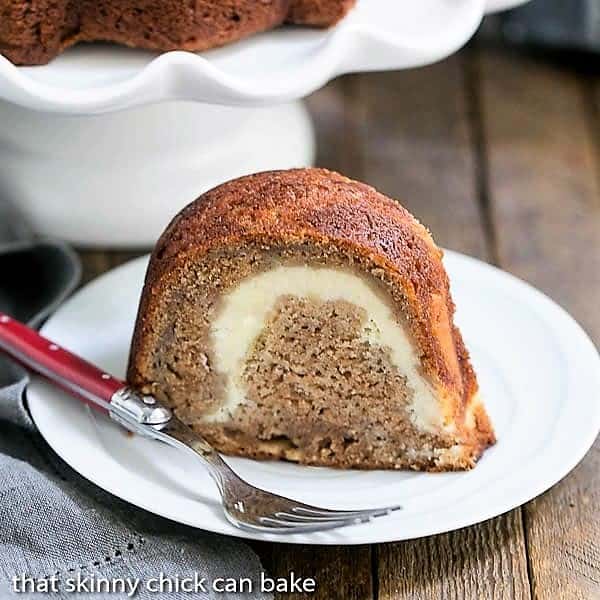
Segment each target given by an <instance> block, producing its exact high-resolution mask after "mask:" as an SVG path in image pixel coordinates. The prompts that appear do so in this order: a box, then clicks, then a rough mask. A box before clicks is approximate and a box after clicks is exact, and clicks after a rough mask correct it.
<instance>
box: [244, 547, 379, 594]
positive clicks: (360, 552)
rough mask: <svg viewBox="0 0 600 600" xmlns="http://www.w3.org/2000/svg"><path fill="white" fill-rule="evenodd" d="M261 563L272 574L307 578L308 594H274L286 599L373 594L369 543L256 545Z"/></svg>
mask: <svg viewBox="0 0 600 600" xmlns="http://www.w3.org/2000/svg"><path fill="white" fill-rule="evenodd" d="M252 547H253V548H254V549H255V550H256V551H257V552H258V554H259V556H260V557H261V560H262V562H263V565H264V566H265V568H266V569H267V571H268V572H269V574H270V575H271V576H272V577H289V574H290V572H292V571H293V572H294V574H295V575H296V576H299V577H303V578H308V577H311V578H313V579H314V580H315V582H316V588H315V592H314V593H311V594H299V593H295V594H278V595H276V597H277V598H285V599H286V600H306V598H308V597H310V598H311V600H372V599H373V598H374V597H375V596H374V591H373V580H372V573H371V549H370V548H369V546H302V545H290V544H266V543H261V544H256V543H253V544H252Z"/></svg>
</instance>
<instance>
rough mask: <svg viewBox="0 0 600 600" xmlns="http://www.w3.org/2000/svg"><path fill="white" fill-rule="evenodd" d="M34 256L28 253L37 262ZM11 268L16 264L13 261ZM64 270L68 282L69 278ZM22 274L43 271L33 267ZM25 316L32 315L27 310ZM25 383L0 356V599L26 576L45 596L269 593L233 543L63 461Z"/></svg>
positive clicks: (249, 557) (1, 297) (9, 296)
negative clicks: (144, 505)
mask: <svg viewBox="0 0 600 600" xmlns="http://www.w3.org/2000/svg"><path fill="white" fill-rule="evenodd" d="M10 253H11V249H10V247H5V248H3V249H2V250H1V251H0V258H1V259H2V260H8V259H7V254H10ZM25 254H27V253H26V252H25V253H22V252H20V251H19V252H13V253H12V259H11V264H12V263H13V262H14V261H17V260H22V261H25V262H27V264H28V265H29V266H30V265H31V264H32V263H31V256H29V257H25V258H24V256H25ZM19 256H20V257H21V258H18V257H19ZM40 256H45V254H44V253H42V254H41V255H38V259H39V257H40ZM65 260H66V261H67V262H68V261H70V260H72V255H70V256H68V257H66V259H65ZM42 262H43V261H42ZM42 262H40V261H39V260H38V261H37V262H36V264H37V265H38V267H39V268H44V265H43V264H42ZM59 263H60V261H57V259H56V256H54V257H53V258H52V261H51V264H50V265H49V264H46V265H45V268H46V269H48V268H49V269H50V272H52V273H53V275H54V278H53V281H56V280H57V279H60V277H61V273H59V272H58V270H57V268H58V265H59ZM66 264H67V263H66V262H65V265H66ZM21 266H23V265H21ZM13 267H14V269H15V272H18V270H19V266H18V265H16V264H13ZM63 267H64V265H63ZM65 268H66V267H65ZM21 272H23V271H21ZM64 275H65V273H64V272H63V273H62V279H63V281H65V282H66V281H67V280H69V283H68V284H67V287H72V285H73V281H72V277H71V278H69V277H64ZM27 276H28V277H35V281H36V282H40V281H45V280H46V279H48V278H45V276H43V275H42V274H41V273H31V272H28V273H27ZM77 276H78V275H77V274H75V277H77ZM5 283H6V282H4V281H0V310H7V309H8V311H10V308H11V306H13V307H14V306H15V304H17V305H18V304H19V303H18V302H17V303H15V302H14V299H15V298H19V297H22V294H23V290H22V289H16V288H15V287H14V286H15V285H16V280H13V281H11V282H10V286H11V287H4V284H5ZM23 283H24V284H26V282H23ZM38 291H39V295H40V296H42V295H43V294H44V290H41V289H40V290H38ZM11 300H13V302H12V304H11ZM20 307H21V308H23V304H22V303H21V304H20ZM42 310H45V307H42ZM19 316H20V317H21V318H23V315H22V314H21V315H19ZM27 320H29V321H31V320H34V321H35V320H38V318H37V315H33V314H30V315H28V318H27ZM26 384H27V375H26V373H25V372H24V371H23V370H22V369H21V368H20V367H17V366H16V365H14V364H12V363H10V362H9V361H8V360H7V359H5V358H3V357H0V598H1V599H4V598H15V597H19V596H18V595H17V594H16V592H15V590H18V591H20V590H24V591H25V593H22V594H20V595H21V597H24V598H29V597H32V596H33V595H32V594H31V593H28V592H29V591H30V590H31V589H32V586H34V585H35V586H37V589H38V590H40V589H42V591H43V590H44V589H52V588H53V589H55V590H58V591H57V592H56V593H55V594H53V595H52V596H51V597H53V598H65V599H66V598H78V597H85V598H125V597H128V595H131V594H132V593H133V592H134V593H133V594H132V595H134V597H135V598H141V599H145V598H163V597H168V598H187V597H190V596H192V597H197V598H239V597H245V598H269V597H271V596H270V595H269V594H263V593H261V592H260V587H259V585H258V581H259V578H260V573H261V570H262V567H261V564H260V561H259V560H258V557H257V556H256V555H255V554H254V552H253V551H252V550H251V549H250V548H249V547H248V546H247V545H246V544H244V543H243V542H241V541H239V540H236V539H234V538H228V537H225V536H220V535H215V534H210V533H206V532H203V531H199V530H196V529H192V528H189V527H184V526H181V525H178V524H176V523H173V522H171V521H168V520H166V519H162V518H160V517H157V516H154V515H152V514H150V513H147V512H145V511H142V510H138V509H136V508H134V507H132V506H130V505H128V504H126V503H125V502H123V501H121V500H119V499H117V498H115V497H114V496H111V495H110V494H108V493H106V492H104V491H102V490H101V489H99V488H97V487H96V486H94V485H93V484H91V483H89V482H88V481H86V480H85V479H83V478H82V477H80V476H79V475H78V474H77V473H75V472H74V471H73V470H72V469H71V468H70V467H68V465H66V464H65V463H64V462H63V461H62V460H61V459H60V458H59V457H58V456H57V455H56V454H55V453H54V452H53V451H52V450H51V449H50V448H49V447H48V445H47V444H46V443H45V441H44V440H43V439H42V437H41V436H40V435H39V433H38V432H37V431H36V429H35V426H34V424H33V423H32V421H31V419H30V417H29V414H28V412H27V409H26V402H25V389H26ZM15 577H16V578H17V579H16V580H15V579H14V578H15ZM219 578H223V579H227V578H233V579H237V580H239V579H241V578H248V579H250V580H252V581H253V584H252V590H253V591H252V592H251V593H244V594H237V593H227V592H226V593H220V592H219V591H218V589H219V588H222V587H223V585H217V586H216V587H217V589H214V588H213V586H215V582H220V579H219ZM161 579H162V583H161ZM44 580H45V581H46V583H45V584H44ZM44 585H45V586H46V587H44ZM108 586H110V587H108ZM134 588H135V589H134ZM192 589H194V592H195V593H193V594H192V593H190V590H192ZM77 590H78V591H79V593H76V591H77ZM88 590H94V591H95V593H87V591H88ZM169 592H171V593H169ZM40 597H41V596H40Z"/></svg>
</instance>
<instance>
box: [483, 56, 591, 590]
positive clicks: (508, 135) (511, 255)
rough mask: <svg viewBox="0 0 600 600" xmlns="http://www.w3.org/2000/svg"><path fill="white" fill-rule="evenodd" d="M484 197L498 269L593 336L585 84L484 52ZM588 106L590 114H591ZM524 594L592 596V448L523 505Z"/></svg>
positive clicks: (542, 67)
mask: <svg viewBox="0 0 600 600" xmlns="http://www.w3.org/2000/svg"><path fill="white" fill-rule="evenodd" d="M478 70H479V73H480V76H481V85H482V88H481V89H482V103H483V115H484V131H485V138H486V140H487V154H488V161H489V164H488V167H489V170H488V181H489V188H490V189H489V194H490V202H491V207H492V214H493V220H494V223H495V229H496V236H497V243H498V256H499V257H500V263H501V266H502V267H503V268H505V269H507V270H509V271H511V272H513V273H515V274H516V275H518V276H520V277H522V278H523V279H526V280H527V281H529V282H531V283H532V284H534V285H536V286H537V287H539V288H540V289H542V290H543V291H545V292H546V293H547V294H548V295H550V296H551V297H552V298H554V299H555V300H556V301H557V302H559V303H560V304H562V305H563V306H564V307H565V308H566V309H567V310H569V311H570V312H571V313H572V314H573V315H574V316H575V318H576V319H578V320H579V322H580V323H581V324H582V325H583V326H584V327H585V328H586V329H587V331H588V332H589V333H590V334H591V335H592V337H593V339H594V340H595V341H596V343H598V342H600V311H599V309H598V307H599V306H600V188H599V178H598V171H597V167H598V162H597V154H596V153H597V151H598V148H597V147H595V143H597V141H598V138H597V132H598V131H600V129H598V123H594V122H593V119H594V118H597V114H598V112H597V111H591V110H590V102H589V96H588V93H587V91H586V85H587V84H586V82H585V81H582V79H581V77H579V76H577V75H576V74H573V73H571V72H569V71H566V70H564V68H559V67H553V66H552V65H550V64H543V63H540V62H537V61H533V60H528V59H525V58H523V57H522V56H507V55H500V54H498V53H496V52H492V51H487V52H484V53H483V54H482V56H481V59H480V62H479V68H478ZM594 113H595V115H594ZM524 523H525V529H526V536H527V541H528V552H529V568H530V574H531V584H532V592H533V597H534V598H539V599H546V598H548V599H554V598H561V599H565V600H568V599H571V598H572V599H584V598H585V599H592V598H600V445H599V443H598V442H597V443H596V445H595V447H594V449H593V450H592V451H590V453H589V454H588V455H587V457H586V458H585V459H584V461H583V462H582V463H581V464H580V466H579V467H578V468H577V469H575V471H574V472H573V473H572V474H570V475H569V476H568V477H566V478H565V479H564V480H563V481H562V482H561V483H559V484H558V485H557V486H555V487H554V488H553V489H552V490H550V491H549V492H547V493H546V494H544V495H542V496H541V497H539V498H538V499H536V500H534V501H533V502H531V503H529V504H528V505H527V506H526V507H525V509H524Z"/></svg>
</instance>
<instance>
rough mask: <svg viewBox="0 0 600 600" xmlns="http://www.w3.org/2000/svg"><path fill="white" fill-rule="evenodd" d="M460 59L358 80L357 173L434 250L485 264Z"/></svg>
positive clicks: (473, 156)
mask: <svg viewBox="0 0 600 600" xmlns="http://www.w3.org/2000/svg"><path fill="white" fill-rule="evenodd" d="M463 61H464V58H463V56H462V55H459V56H455V57H452V58H450V59H448V60H445V61H444V62H442V63H439V64H436V65H433V66H430V67H425V68H421V69H416V70H409V71H401V72H398V73H382V74H374V75H366V76H364V77H363V78H362V79H361V80H360V81H361V86H360V91H359V93H360V98H361V105H363V107H364V108H363V110H366V115H365V116H364V117H363V118H362V121H361V123H360V126H361V129H362V140H363V143H362V149H363V152H364V157H363V160H362V163H363V169H362V171H363V173H364V177H365V179H366V180H367V181H368V183H370V184H371V185H373V186H375V187H377V188H378V189H379V190H380V191H382V192H384V193H386V194H388V195H390V196H392V197H394V198H397V199H398V200H400V202H402V204H403V205H404V206H405V207H406V208H407V209H408V210H410V211H411V212H412V213H413V214H414V215H415V216H416V217H417V218H418V219H419V220H420V221H422V222H423V223H424V224H425V225H427V227H429V229H430V230H431V232H432V234H433V236H434V238H435V240H436V242H437V243H438V244H439V245H440V246H444V247H446V248H451V249H454V250H458V251H460V252H465V253H467V254H471V255H473V256H478V257H480V258H483V259H489V257H490V254H489V250H488V247H487V243H486V237H485V231H484V228H483V227H482V221H481V213H480V209H479V204H478V197H477V190H478V183H477V163H476V160H475V158H476V157H475V154H474V152H473V144H474V139H473V130H472V128H471V127H470V124H469V111H470V107H469V101H468V97H467V93H466V81H465V72H464V64H463Z"/></svg>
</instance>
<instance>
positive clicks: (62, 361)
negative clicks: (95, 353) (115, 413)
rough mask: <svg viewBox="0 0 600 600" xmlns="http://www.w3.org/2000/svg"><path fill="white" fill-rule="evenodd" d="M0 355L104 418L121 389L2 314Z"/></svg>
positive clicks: (121, 384) (106, 376)
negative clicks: (49, 381)
mask: <svg viewBox="0 0 600 600" xmlns="http://www.w3.org/2000/svg"><path fill="white" fill-rule="evenodd" d="M0 351H3V352H5V353H6V354H8V355H9V356H10V357H12V358H13V359H15V360H16V361H17V362H19V363H21V364H22V365H23V366H25V367H27V368H28V369H29V370H31V371H33V372H35V373H37V374H39V375H42V376H43V377H45V378H47V379H49V380H51V381H52V382H54V383H55V384H56V385H57V386H59V387H60V388H62V389H63V390H65V391H66V392H69V393H70V394H71V395H73V396H75V397H76V398H79V399H80V400H82V401H83V402H85V403H86V404H88V405H90V406H92V407H93V408H96V409H98V410H100V411H101V412H104V413H105V414H108V412H109V409H110V401H111V399H112V397H113V395H114V394H115V392H117V391H118V390H120V389H122V388H123V387H124V386H125V383H124V382H123V381H120V380H119V379H117V378H116V377H113V376H112V375H110V374H109V373H106V372H104V371H102V370H100V369H98V368H97V367H95V366H94V365H92V364H91V363H89V362H87V361H85V360H83V359H82V358H79V357H78V356H75V355H74V354H72V353H71V352H69V351H68V350H65V349H64V348H61V347H60V346H59V345H58V344H55V343H54V342H52V341H51V340H48V339H46V338H45V337H43V336H41V335H40V334H39V333H38V332H37V331H34V330H33V329H31V328H29V327H27V325H23V323H20V322H19V321H16V320H15V319H13V318H12V317H9V316H8V315H6V314H4V313H2V312H0Z"/></svg>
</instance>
